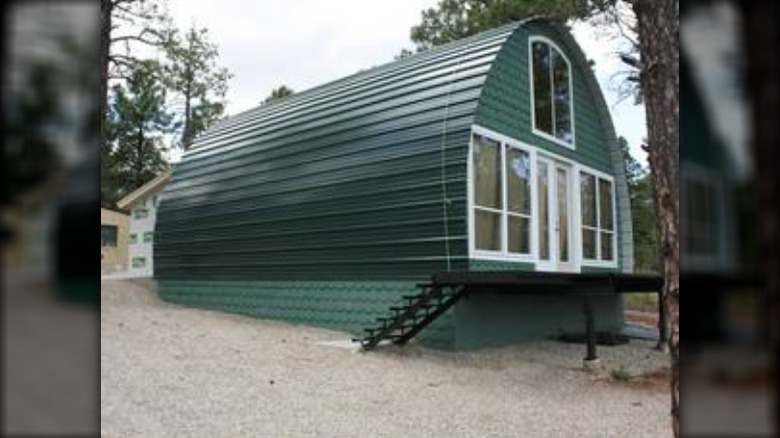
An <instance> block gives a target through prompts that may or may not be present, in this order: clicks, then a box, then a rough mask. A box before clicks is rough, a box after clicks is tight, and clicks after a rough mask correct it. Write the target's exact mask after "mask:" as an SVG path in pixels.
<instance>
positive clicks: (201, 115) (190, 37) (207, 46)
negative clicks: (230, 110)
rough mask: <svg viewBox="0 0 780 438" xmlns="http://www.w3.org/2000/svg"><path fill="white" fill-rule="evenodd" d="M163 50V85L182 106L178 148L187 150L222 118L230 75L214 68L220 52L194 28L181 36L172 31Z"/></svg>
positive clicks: (201, 30) (206, 35) (219, 68)
mask: <svg viewBox="0 0 780 438" xmlns="http://www.w3.org/2000/svg"><path fill="white" fill-rule="evenodd" d="M164 48H165V51H166V54H167V64H166V65H165V77H166V85H167V86H168V87H169V89H170V90H172V91H173V92H174V93H175V95H176V97H177V98H178V102H177V103H178V104H180V105H182V106H183V107H182V109H181V114H180V117H179V118H180V119H181V130H180V132H179V133H178V135H177V137H178V138H179V145H180V146H181V147H183V148H184V149H188V148H189V147H190V146H191V145H192V142H193V140H194V139H195V137H197V136H198V134H200V133H202V132H203V131H205V130H206V129H207V128H208V127H209V126H210V125H211V124H212V123H214V122H215V121H216V120H217V119H219V118H220V117H221V116H222V114H223V112H224V110H225V94H226V93H227V82H228V80H229V79H230V77H231V74H230V72H228V70H227V69H226V68H222V67H219V66H218V65H217V63H216V60H217V58H218V57H219V50H218V48H217V46H216V45H215V44H213V43H211V42H209V40H208V31H207V30H206V29H196V28H194V27H193V28H191V29H190V30H189V31H187V32H186V34H184V35H180V34H179V32H177V31H174V32H172V33H171V35H170V38H169V39H168V40H167V41H166V43H165V44H164ZM177 106H178V105H177Z"/></svg>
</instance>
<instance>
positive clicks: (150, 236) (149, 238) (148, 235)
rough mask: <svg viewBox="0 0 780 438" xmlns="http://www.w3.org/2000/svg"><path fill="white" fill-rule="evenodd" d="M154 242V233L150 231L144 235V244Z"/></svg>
mask: <svg viewBox="0 0 780 438" xmlns="http://www.w3.org/2000/svg"><path fill="white" fill-rule="evenodd" d="M152 240H154V233H153V232H151V231H148V232H146V233H144V242H146V243H149V242H151V241H152Z"/></svg>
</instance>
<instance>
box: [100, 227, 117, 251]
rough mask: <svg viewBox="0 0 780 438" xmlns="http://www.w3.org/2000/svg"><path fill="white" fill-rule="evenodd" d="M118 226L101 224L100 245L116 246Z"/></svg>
mask: <svg viewBox="0 0 780 438" xmlns="http://www.w3.org/2000/svg"><path fill="white" fill-rule="evenodd" d="M116 230H117V228H116V226H115V225H101V226H100V246H116Z"/></svg>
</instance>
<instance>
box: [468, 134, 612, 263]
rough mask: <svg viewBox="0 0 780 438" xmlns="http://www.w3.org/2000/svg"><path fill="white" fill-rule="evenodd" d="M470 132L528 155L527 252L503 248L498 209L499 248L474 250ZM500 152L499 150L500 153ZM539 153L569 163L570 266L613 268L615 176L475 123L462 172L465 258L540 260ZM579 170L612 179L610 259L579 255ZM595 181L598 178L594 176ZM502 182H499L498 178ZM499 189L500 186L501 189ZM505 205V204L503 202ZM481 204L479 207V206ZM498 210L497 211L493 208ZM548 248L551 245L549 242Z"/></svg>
mask: <svg viewBox="0 0 780 438" xmlns="http://www.w3.org/2000/svg"><path fill="white" fill-rule="evenodd" d="M473 134H477V135H481V136H485V137H488V138H490V139H491V140H494V141H497V142H498V143H499V144H500V145H501V148H502V150H504V144H508V145H509V146H510V147H516V148H518V149H521V150H524V151H526V152H528V153H529V155H530V158H531V175H530V176H531V178H530V183H531V254H530V255H520V254H513V253H508V252H506V251H505V250H504V249H505V248H507V239H508V235H507V233H506V232H505V231H506V224H505V223H504V222H505V220H506V219H505V217H506V215H505V214H503V210H502V220H501V222H502V223H501V226H502V233H503V234H502V250H501V251H486V250H478V249H477V248H476V229H475V202H474V169H473V165H472V153H473V146H474V144H473V141H472V140H473V138H474V137H473ZM503 154H504V152H502V155H503ZM539 157H542V158H545V159H547V160H552V161H553V164H554V162H555V161H558V162H560V163H562V164H565V165H568V166H569V167H570V170H569V171H570V172H571V179H572V182H571V186H570V189H571V196H570V201H571V206H570V210H571V215H572V217H571V218H570V219H571V228H572V235H571V236H570V238H571V245H572V257H571V258H572V263H573V268H574V269H575V272H580V271H581V268H582V267H599V268H615V269H616V268H617V267H618V260H619V258H620V248H619V247H618V245H617V235H618V233H619V230H620V224H619V223H618V222H617V199H616V197H617V191H616V190H615V178H614V177H613V176H611V175H609V174H607V173H604V172H601V171H598V170H596V169H593V168H591V167H588V166H585V165H583V164H580V163H578V162H576V161H574V160H571V159H569V158H566V157H562V156H560V155H558V154H555V153H551V152H549V151H547V150H543V149H540V148H538V147H534V146H531V145H529V144H527V143H524V142H522V141H519V140H516V139H514V138H512V137H508V136H506V135H504V134H500V133H498V132H496V131H493V130H491V129H488V128H484V127H482V126H479V125H472V129H471V135H470V136H469V150H468V161H467V166H466V167H467V170H466V172H467V174H466V186H467V187H466V190H467V194H466V198H467V208H468V212H467V221H468V225H467V229H468V246H469V259H471V260H493V261H508V262H523V263H533V264H534V269H535V270H538V264H539V262H540V261H542V262H544V261H543V260H540V259H539V223H538V222H539V215H538V210H539V209H538V203H539V200H538V184H537V174H538V170H537V161H538V158H539ZM501 165H502V166H504V165H505V164H504V161H503V158H502V162H501ZM580 171H584V172H586V173H590V174H591V175H595V176H597V177H600V178H604V179H606V180H609V181H610V183H612V205H613V209H612V216H613V217H612V220H613V223H614V224H615V230H614V232H613V234H612V239H613V252H614V255H615V257H614V260H611V261H601V260H584V259H583V257H582V213H581V211H580V207H581V200H580V192H581V190H582V188H581V187H580V178H579V175H580ZM502 177H503V167H502ZM597 182H598V180H597ZM502 184H503V182H502ZM503 186H504V188H505V187H506V185H505V184H503ZM502 190H503V189H502ZM504 205H506V204H504ZM479 208H482V207H479ZM599 208H600V207H599ZM496 212H498V211H496ZM551 250H552V246H551ZM600 251H601V247H600V246H599V248H598V249H597V256H600Z"/></svg>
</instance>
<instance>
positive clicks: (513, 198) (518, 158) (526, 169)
mask: <svg viewBox="0 0 780 438" xmlns="http://www.w3.org/2000/svg"><path fill="white" fill-rule="evenodd" d="M506 175H507V198H508V199H507V202H508V203H509V206H508V207H509V211H511V212H515V213H523V214H531V157H530V156H529V155H528V153H527V152H524V151H521V150H518V149H515V148H510V147H507V149H506Z"/></svg>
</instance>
